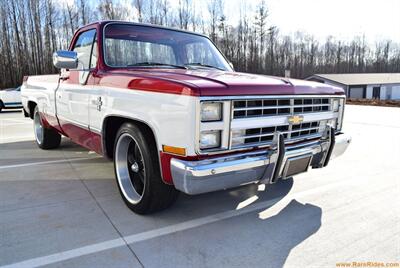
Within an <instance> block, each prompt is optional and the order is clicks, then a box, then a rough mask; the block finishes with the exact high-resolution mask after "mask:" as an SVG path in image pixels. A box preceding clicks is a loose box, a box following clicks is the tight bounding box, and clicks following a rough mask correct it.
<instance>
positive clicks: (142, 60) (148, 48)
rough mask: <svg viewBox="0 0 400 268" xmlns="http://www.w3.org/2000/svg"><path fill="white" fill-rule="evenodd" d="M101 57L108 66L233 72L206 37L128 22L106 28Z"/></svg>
mask: <svg viewBox="0 0 400 268" xmlns="http://www.w3.org/2000/svg"><path fill="white" fill-rule="evenodd" d="M104 59H105V63H106V64H107V65H108V66H110V67H141V68H142V67H151V68H185V69H192V68H193V69H203V68H204V69H210V68H212V69H220V70H224V71H232V69H231V67H230V66H229V64H228V62H227V61H226V60H225V58H224V57H223V56H222V55H221V53H220V52H219V51H218V49H217V48H216V47H215V46H214V45H213V43H212V42H211V41H210V40H209V39H208V38H206V37H203V36H200V35H196V34H190V33H185V32H180V31H174V30H169V29H162V28H155V27H149V26H138V25H129V24H111V25H107V26H106V27H105V36H104Z"/></svg>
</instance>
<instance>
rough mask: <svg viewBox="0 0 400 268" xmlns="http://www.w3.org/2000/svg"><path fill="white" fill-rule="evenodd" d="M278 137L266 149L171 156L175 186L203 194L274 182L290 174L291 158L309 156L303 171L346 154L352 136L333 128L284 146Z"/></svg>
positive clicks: (184, 190)
mask: <svg viewBox="0 0 400 268" xmlns="http://www.w3.org/2000/svg"><path fill="white" fill-rule="evenodd" d="M277 137H278V138H277V140H275V143H274V144H275V145H274V147H273V149H268V150H264V151H257V152H251V153H245V154H236V155H229V156H224V157H220V158H213V159H207V160H200V161H184V160H179V159H175V158H173V159H171V173H172V178H173V181H174V185H175V188H177V189H178V190H180V191H182V192H185V193H187V194H200V193H206V192H212V191H217V190H222V189H228V188H231V187H236V186H240V185H243V184H248V183H255V182H261V183H274V182H276V180H277V179H278V178H283V179H284V178H286V177H290V176H291V175H288V167H289V162H291V161H293V160H295V159H297V158H303V159H306V161H308V164H307V167H306V169H305V170H304V171H302V172H305V171H307V168H308V167H309V166H311V167H313V168H321V167H324V166H326V165H327V164H328V162H329V160H330V159H333V158H336V157H338V156H340V155H341V154H343V153H344V152H345V151H346V149H347V147H348V145H349V144H350V142H351V137H350V136H348V135H346V134H343V133H340V134H336V135H334V134H333V132H332V133H331V134H329V133H328V134H327V136H326V137H327V138H324V139H321V140H319V141H313V142H309V143H304V144H301V145H297V146H291V147H288V148H284V147H285V145H284V144H283V140H282V138H279V136H278V135H277ZM282 147H283V148H282ZM299 173H301V172H299ZM297 174H298V173H297Z"/></svg>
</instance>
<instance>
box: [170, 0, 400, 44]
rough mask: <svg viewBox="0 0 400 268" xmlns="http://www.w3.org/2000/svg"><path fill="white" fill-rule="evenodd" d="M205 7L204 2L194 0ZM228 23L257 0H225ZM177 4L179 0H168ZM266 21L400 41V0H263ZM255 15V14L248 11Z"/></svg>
mask: <svg viewBox="0 0 400 268" xmlns="http://www.w3.org/2000/svg"><path fill="white" fill-rule="evenodd" d="M194 1H196V3H199V5H203V8H207V7H206V4H205V3H206V1H203V0H194ZM224 1H225V10H226V15H227V18H228V20H229V22H231V23H235V21H236V20H237V19H238V17H239V7H240V5H243V4H247V5H249V7H250V8H253V9H254V8H255V6H256V5H257V3H259V0H247V1H246V0H224ZM171 2H173V5H177V4H178V2H179V0H171ZM265 2H266V4H267V7H268V9H269V14H270V16H269V22H270V23H272V24H273V25H276V26H278V28H279V29H280V31H281V33H283V34H285V33H287V34H290V33H294V32H296V31H305V32H308V33H310V34H313V35H315V37H316V38H317V39H325V38H326V36H328V35H333V36H335V37H337V38H339V39H345V40H347V39H352V37H354V36H355V35H359V36H361V35H362V34H363V33H365V35H366V37H367V39H368V40H369V41H370V42H374V41H375V40H385V39H388V38H389V39H391V40H393V41H396V42H400V0H265ZM251 14H254V13H251Z"/></svg>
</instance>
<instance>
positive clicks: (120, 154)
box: [114, 123, 178, 214]
mask: <svg viewBox="0 0 400 268" xmlns="http://www.w3.org/2000/svg"><path fill="white" fill-rule="evenodd" d="M114 169H115V176H116V179H117V183H118V187H119V190H120V193H121V196H122V198H123V200H124V202H125V203H126V205H127V206H128V207H129V208H130V209H131V210H132V211H134V212H136V213H139V214H148V213H151V212H155V211H158V210H162V209H165V208H167V207H169V206H170V205H172V204H173V203H174V201H175V200H176V198H177V196H178V191H177V190H176V189H175V188H174V187H173V186H171V185H167V184H165V183H163V181H162V179H161V175H160V165H159V162H158V156H157V149H156V145H155V143H154V142H153V141H151V140H148V139H146V138H145V135H144V133H143V131H142V130H141V129H140V128H138V127H137V126H136V125H134V124H131V123H125V124H124V125H122V127H121V128H120V129H119V131H118V133H117V138H116V141H115V146H114Z"/></svg>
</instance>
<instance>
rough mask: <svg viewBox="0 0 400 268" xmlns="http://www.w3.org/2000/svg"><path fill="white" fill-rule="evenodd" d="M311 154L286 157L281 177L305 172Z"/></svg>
mask: <svg viewBox="0 0 400 268" xmlns="http://www.w3.org/2000/svg"><path fill="white" fill-rule="evenodd" d="M311 159H312V154H306V155H300V156H295V157H291V158H288V159H287V160H286V163H285V167H284V169H283V174H282V178H287V177H291V176H293V175H296V174H299V173H303V172H306V171H307V170H308V167H309V166H310V163H311Z"/></svg>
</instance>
